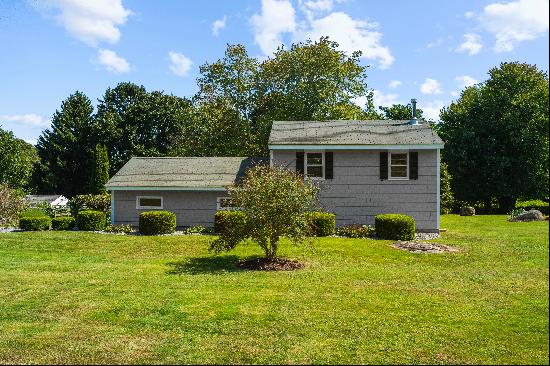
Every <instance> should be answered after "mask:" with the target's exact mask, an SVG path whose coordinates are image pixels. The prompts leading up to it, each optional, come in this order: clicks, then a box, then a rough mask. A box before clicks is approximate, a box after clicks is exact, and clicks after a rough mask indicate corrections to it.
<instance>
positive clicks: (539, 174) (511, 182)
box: [437, 62, 549, 212]
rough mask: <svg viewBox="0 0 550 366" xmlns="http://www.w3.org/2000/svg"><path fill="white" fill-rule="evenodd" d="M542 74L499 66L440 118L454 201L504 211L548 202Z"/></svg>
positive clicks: (527, 68)
mask: <svg viewBox="0 0 550 366" xmlns="http://www.w3.org/2000/svg"><path fill="white" fill-rule="evenodd" d="M548 125H549V122H548V75H547V74H546V72H544V71H541V70H539V69H537V67H536V66H535V65H529V64H525V63H518V62H513V63H502V64H501V65H500V67H496V68H493V69H491V70H490V71H489V79H488V80H487V81H485V82H483V83H480V84H477V85H475V86H471V87H468V88H466V89H465V90H464V91H463V92H462V94H461V96H460V98H459V99H458V100H457V101H456V102H454V103H452V104H451V105H450V106H449V107H447V108H444V109H443V111H442V113H441V123H440V124H439V125H438V127H437V130H438V132H439V135H440V136H441V138H442V139H443V140H444V141H445V143H446V145H445V149H444V150H442V153H443V158H444V160H445V162H446V163H447V164H448V165H449V172H450V173H451V175H452V177H453V180H452V183H451V185H452V190H453V192H454V195H455V198H456V199H457V200H459V201H466V202H469V203H471V204H474V203H475V202H477V201H482V202H484V204H485V206H486V207H490V204H491V201H492V199H497V200H498V202H499V206H500V209H501V210H502V211H503V212H508V210H509V209H511V208H513V207H514V202H515V200H516V199H517V198H520V197H533V198H544V197H548V183H549V181H548V151H549V144H548V132H549V130H548Z"/></svg>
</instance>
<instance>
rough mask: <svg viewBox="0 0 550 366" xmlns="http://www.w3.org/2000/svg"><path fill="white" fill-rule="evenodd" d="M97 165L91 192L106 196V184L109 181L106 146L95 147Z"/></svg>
mask: <svg viewBox="0 0 550 366" xmlns="http://www.w3.org/2000/svg"><path fill="white" fill-rule="evenodd" d="M94 157H95V164H94V166H93V174H92V179H91V181H90V191H91V193H93V194H105V193H107V190H106V189H105V184H106V183H107V181H109V156H108V154H107V148H106V147H105V145H100V144H97V145H96V146H95V156H94Z"/></svg>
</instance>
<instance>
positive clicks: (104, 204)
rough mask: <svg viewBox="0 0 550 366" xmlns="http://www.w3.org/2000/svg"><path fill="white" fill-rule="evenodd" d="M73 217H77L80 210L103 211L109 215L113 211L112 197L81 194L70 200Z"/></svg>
mask: <svg viewBox="0 0 550 366" xmlns="http://www.w3.org/2000/svg"><path fill="white" fill-rule="evenodd" d="M69 207H70V210H71V215H72V216H74V217H76V216H77V215H78V212H79V211H80V210H94V211H101V212H104V213H105V214H108V213H109V212H110V211H111V195H110V194H109V193H106V194H81V195H78V196H74V197H73V198H71V199H70V200H69Z"/></svg>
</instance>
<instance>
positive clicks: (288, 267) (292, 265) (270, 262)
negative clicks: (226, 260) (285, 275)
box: [237, 257, 304, 271]
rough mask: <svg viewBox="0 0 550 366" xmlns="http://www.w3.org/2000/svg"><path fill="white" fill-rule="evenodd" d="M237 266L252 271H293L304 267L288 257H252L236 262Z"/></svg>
mask: <svg viewBox="0 0 550 366" xmlns="http://www.w3.org/2000/svg"><path fill="white" fill-rule="evenodd" d="M237 267H239V268H243V269H251V270H253V271H294V270H296V269H301V268H304V265H303V264H302V263H300V262H298V261H295V260H292V259H288V258H282V257H277V258H253V259H247V260H242V261H239V262H237Z"/></svg>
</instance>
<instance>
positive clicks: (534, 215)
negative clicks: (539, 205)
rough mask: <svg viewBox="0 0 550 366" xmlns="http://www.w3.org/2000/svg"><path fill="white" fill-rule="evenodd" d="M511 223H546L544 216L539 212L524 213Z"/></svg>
mask: <svg viewBox="0 0 550 366" xmlns="http://www.w3.org/2000/svg"><path fill="white" fill-rule="evenodd" d="M510 221H544V215H543V214H542V212H540V211H539V210H529V211H523V212H522V213H520V214H519V215H517V216H516V217H514V218H513V219H511V220H510Z"/></svg>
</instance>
